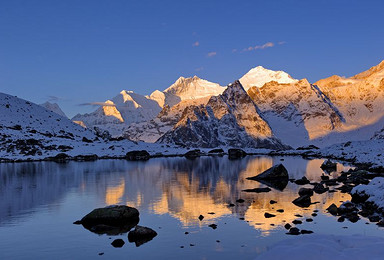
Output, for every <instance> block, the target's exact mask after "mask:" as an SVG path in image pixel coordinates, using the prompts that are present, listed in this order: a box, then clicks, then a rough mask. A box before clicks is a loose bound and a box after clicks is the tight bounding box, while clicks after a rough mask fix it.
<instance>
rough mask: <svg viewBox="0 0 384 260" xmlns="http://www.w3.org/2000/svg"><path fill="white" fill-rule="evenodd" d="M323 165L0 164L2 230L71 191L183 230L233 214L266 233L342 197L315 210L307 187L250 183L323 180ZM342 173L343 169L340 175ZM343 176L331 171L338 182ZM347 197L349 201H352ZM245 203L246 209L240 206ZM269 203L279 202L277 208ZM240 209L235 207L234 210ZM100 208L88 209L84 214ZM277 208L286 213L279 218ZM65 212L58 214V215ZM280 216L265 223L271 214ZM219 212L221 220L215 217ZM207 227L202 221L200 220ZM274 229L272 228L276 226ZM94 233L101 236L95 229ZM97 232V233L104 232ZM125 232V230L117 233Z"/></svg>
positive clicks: (326, 199) (329, 196) (204, 160)
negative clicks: (275, 169)
mask: <svg viewBox="0 0 384 260" xmlns="http://www.w3.org/2000/svg"><path fill="white" fill-rule="evenodd" d="M323 161H324V160H318V159H315V160H311V161H308V160H304V159H301V158H295V157H284V158H281V157H274V158H272V157H251V156H247V157H245V158H243V159H241V160H233V161H230V160H228V158H227V157H200V158H197V159H195V160H187V159H185V158H180V157H176V158H156V159H151V160H149V161H147V162H132V161H125V160H99V161H95V162H69V163H67V164H57V163H54V162H34V163H14V164H0V180H1V182H0V207H1V208H2V209H3V210H1V211H0V225H2V224H3V223H6V221H7V219H9V218H11V217H14V216H23V215H28V214H32V213H33V211H34V209H35V208H37V207H39V206H41V205H49V206H50V209H51V210H55V208H54V207H60V201H61V200H64V199H65V197H66V196H67V195H68V194H69V193H75V194H76V196H82V195H89V194H91V195H92V196H93V197H94V198H96V199H95V201H94V203H95V204H98V206H100V205H104V206H105V205H112V204H126V205H128V206H132V207H136V208H138V209H139V211H140V212H142V211H143V212H144V211H150V212H151V213H155V214H169V215H171V216H172V217H174V218H177V219H178V220H179V221H180V222H181V223H182V225H184V226H191V225H207V224H209V223H213V222H215V221H217V220H218V219H219V218H220V217H223V216H226V215H235V216H236V217H238V218H242V219H244V220H245V221H249V225H250V226H252V227H254V228H256V229H259V230H263V231H265V234H267V233H268V232H269V231H270V230H271V229H274V228H277V227H279V226H281V225H284V223H286V222H291V221H292V220H294V219H296V218H297V217H295V216H294V215H295V214H300V215H303V216H309V215H310V214H311V213H312V210H314V209H318V210H324V207H327V206H329V205H330V204H332V203H335V204H336V205H340V201H341V200H345V199H344V198H341V196H342V195H341V193H339V192H335V193H324V194H322V195H317V194H316V195H314V196H313V198H312V199H313V201H314V202H320V203H318V204H314V205H311V207H310V208H309V210H305V209H301V208H299V207H297V206H295V205H294V204H292V201H293V200H294V199H295V198H297V197H298V195H297V192H298V190H299V188H300V187H302V186H297V185H295V184H293V183H290V182H289V183H288V184H287V185H286V187H285V188H284V189H283V191H280V190H281V188H279V187H276V188H275V189H272V191H270V192H268V193H259V194H255V193H248V192H243V191H242V190H244V189H254V188H258V187H266V185H265V184H263V183H260V182H257V181H252V180H247V179H246V178H247V177H251V176H255V175H257V174H259V173H261V172H263V171H265V170H267V169H268V168H270V167H271V166H273V165H276V164H278V163H283V165H284V166H285V167H286V168H287V170H288V173H289V175H290V178H295V179H298V178H301V177H302V176H304V175H305V176H306V177H307V178H308V179H309V180H310V181H320V179H321V178H320V176H321V175H322V174H325V173H324V172H323V171H322V170H321V169H320V165H321V163H322V162H323ZM341 169H342V168H340V166H339V168H338V170H339V171H340V170H341ZM337 174H338V173H337V172H334V173H332V175H333V176H337ZM345 196H347V195H345ZM239 198H241V199H244V202H243V203H237V202H236V200H238V199H239ZM270 200H275V201H277V203H276V204H270ZM232 203H233V204H234V205H230V204H232ZM95 206H96V205H85V207H87V208H85V210H89V209H91V208H94V207H95ZM278 209H282V210H284V212H282V213H281V212H278V211H277V210H278ZM56 210H58V209H56ZM266 212H268V213H271V214H275V215H276V217H273V218H268V219H267V218H265V217H264V213H266ZM209 213H214V214H209ZM200 214H202V215H204V221H203V222H202V221H199V219H198V217H199V215H200ZM271 224H273V225H271ZM94 232H95V231H94ZM103 232H104V231H103V230H97V231H96V233H103ZM116 232H117V233H121V232H122V231H121V230H117V231H116Z"/></svg>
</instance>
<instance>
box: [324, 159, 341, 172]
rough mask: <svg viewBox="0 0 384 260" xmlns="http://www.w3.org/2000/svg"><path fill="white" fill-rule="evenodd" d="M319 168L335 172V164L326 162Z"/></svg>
mask: <svg viewBox="0 0 384 260" xmlns="http://www.w3.org/2000/svg"><path fill="white" fill-rule="evenodd" d="M320 168H321V169H323V170H325V171H328V172H332V171H336V168H337V163H335V162H332V161H331V160H326V161H324V162H323V163H322V164H321V166H320Z"/></svg>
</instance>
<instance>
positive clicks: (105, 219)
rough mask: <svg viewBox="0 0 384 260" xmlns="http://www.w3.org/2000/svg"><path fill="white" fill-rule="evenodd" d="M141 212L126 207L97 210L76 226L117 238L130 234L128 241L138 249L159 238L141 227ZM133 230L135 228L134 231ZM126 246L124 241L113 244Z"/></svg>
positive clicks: (76, 222) (77, 222)
mask: <svg viewBox="0 0 384 260" xmlns="http://www.w3.org/2000/svg"><path fill="white" fill-rule="evenodd" d="M139 221H140V219H139V211H138V210H137V209H136V208H133V207H129V206H125V205H113V206H107V207H105V208H97V209H94V210H92V211H91V212H90V213H88V214H87V215H85V216H84V217H83V218H82V219H81V220H78V221H75V222H74V224H81V225H83V227H84V228H86V229H88V230H89V231H91V232H93V233H96V234H99V235H102V234H106V235H110V236H117V235H121V234H124V233H127V232H129V233H128V241H129V242H130V243H135V245H136V246H137V247H138V246H140V245H142V244H144V243H146V242H148V241H150V240H152V239H153V238H154V237H156V236H157V233H156V231H154V230H153V229H151V228H148V227H143V226H139V225H138V223H139ZM132 228H134V229H133V230H132ZM124 244H125V242H124V240H122V239H115V240H114V241H113V242H112V246H114V247H122V246H123V245H124Z"/></svg>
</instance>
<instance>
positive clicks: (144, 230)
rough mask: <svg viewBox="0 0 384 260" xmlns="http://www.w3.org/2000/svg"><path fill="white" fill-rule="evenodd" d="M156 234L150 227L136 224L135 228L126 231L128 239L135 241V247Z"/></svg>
mask: <svg viewBox="0 0 384 260" xmlns="http://www.w3.org/2000/svg"><path fill="white" fill-rule="evenodd" d="M156 236H157V232H156V231H154V230H153V229H151V228H148V227H143V226H139V225H137V226H136V228H135V229H134V230H132V231H130V232H129V233H128V240H129V242H131V243H133V242H134V243H135V244H136V246H137V247H139V246H141V245H142V244H144V243H147V242H149V241H151V240H152V239H153V238H154V237H156Z"/></svg>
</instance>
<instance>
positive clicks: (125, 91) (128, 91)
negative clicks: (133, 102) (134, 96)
mask: <svg viewBox="0 0 384 260" xmlns="http://www.w3.org/2000/svg"><path fill="white" fill-rule="evenodd" d="M130 93H134V92H133V91H132V90H125V89H124V90H122V91H120V94H122V95H124V94H130Z"/></svg>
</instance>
